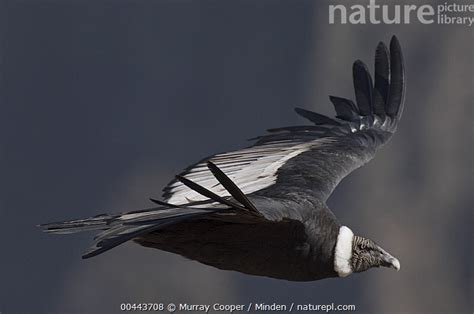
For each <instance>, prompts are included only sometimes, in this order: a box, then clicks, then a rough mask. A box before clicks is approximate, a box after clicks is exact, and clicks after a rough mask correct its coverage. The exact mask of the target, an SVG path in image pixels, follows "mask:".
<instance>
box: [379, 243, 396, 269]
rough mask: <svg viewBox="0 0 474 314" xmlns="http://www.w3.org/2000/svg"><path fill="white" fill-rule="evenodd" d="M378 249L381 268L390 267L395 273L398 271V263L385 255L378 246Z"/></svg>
mask: <svg viewBox="0 0 474 314" xmlns="http://www.w3.org/2000/svg"><path fill="white" fill-rule="evenodd" d="M378 249H379V251H380V258H381V259H382V266H384V267H390V268H393V269H396V270H397V271H399V270H400V261H399V260H398V259H396V258H395V257H393V256H392V255H390V254H389V253H387V252H386V251H385V250H384V249H382V248H381V247H380V246H378Z"/></svg>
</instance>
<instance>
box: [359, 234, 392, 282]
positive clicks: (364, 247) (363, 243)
mask: <svg viewBox="0 0 474 314" xmlns="http://www.w3.org/2000/svg"><path fill="white" fill-rule="evenodd" d="M350 265H351V268H352V271H353V272H357V273H358V272H362V271H365V270H367V269H369V268H372V267H380V266H382V267H389V268H393V269H396V270H397V271H398V270H400V262H399V261H398V259H396V258H395V257H393V256H392V255H390V254H389V253H387V252H386V251H385V250H384V249H382V248H381V247H380V246H378V245H377V244H375V242H374V241H372V240H370V239H366V238H363V237H359V236H354V238H353V240H352V257H351V259H350Z"/></svg>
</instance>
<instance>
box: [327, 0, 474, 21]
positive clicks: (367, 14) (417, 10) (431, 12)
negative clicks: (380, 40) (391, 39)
mask: <svg viewBox="0 0 474 314" xmlns="http://www.w3.org/2000/svg"><path fill="white" fill-rule="evenodd" d="M412 1H414V2H417V1H418V0H412ZM332 2H333V3H334V4H330V5H329V24H352V25H354V24H412V23H421V24H442V25H465V26H469V27H470V26H472V24H473V23H474V4H459V3H453V2H444V3H443V4H438V5H431V4H403V5H402V4H395V3H388V1H385V2H380V3H377V2H376V0H369V1H367V0H356V1H352V0H332Z"/></svg>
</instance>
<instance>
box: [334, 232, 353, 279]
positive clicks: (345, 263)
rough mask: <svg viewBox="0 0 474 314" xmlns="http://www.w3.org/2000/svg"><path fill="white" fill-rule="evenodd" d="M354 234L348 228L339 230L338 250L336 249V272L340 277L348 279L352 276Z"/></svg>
mask: <svg viewBox="0 0 474 314" xmlns="http://www.w3.org/2000/svg"><path fill="white" fill-rule="evenodd" d="M353 238H354V233H353V232H352V230H351V229H349V228H348V227H346V226H342V227H341V228H339V234H338V236H337V242H336V248H335V249H334V270H335V271H336V272H337V273H338V275H339V277H346V276H349V275H350V274H352V268H351V264H350V261H351V257H352V239H353Z"/></svg>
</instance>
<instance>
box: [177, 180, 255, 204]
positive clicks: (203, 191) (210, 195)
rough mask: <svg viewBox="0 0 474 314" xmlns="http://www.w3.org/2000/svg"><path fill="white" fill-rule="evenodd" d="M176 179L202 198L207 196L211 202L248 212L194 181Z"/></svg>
mask: <svg viewBox="0 0 474 314" xmlns="http://www.w3.org/2000/svg"><path fill="white" fill-rule="evenodd" d="M176 179H178V180H179V181H181V183H183V184H184V185H186V186H187V187H188V188H190V189H191V190H194V191H196V192H198V193H199V194H201V195H202V196H205V197H207V198H209V199H211V200H214V201H216V202H219V203H221V204H224V205H227V206H230V207H233V208H236V209H242V210H247V209H246V208H245V207H242V206H240V205H238V204H235V203H234V202H232V201H229V200H227V199H225V198H223V197H220V196H219V195H217V194H216V193H214V192H212V191H210V190H208V189H206V188H205V187H203V186H202V185H199V184H197V183H194V182H193V181H191V180H189V179H186V178H185V177H183V176H176Z"/></svg>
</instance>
